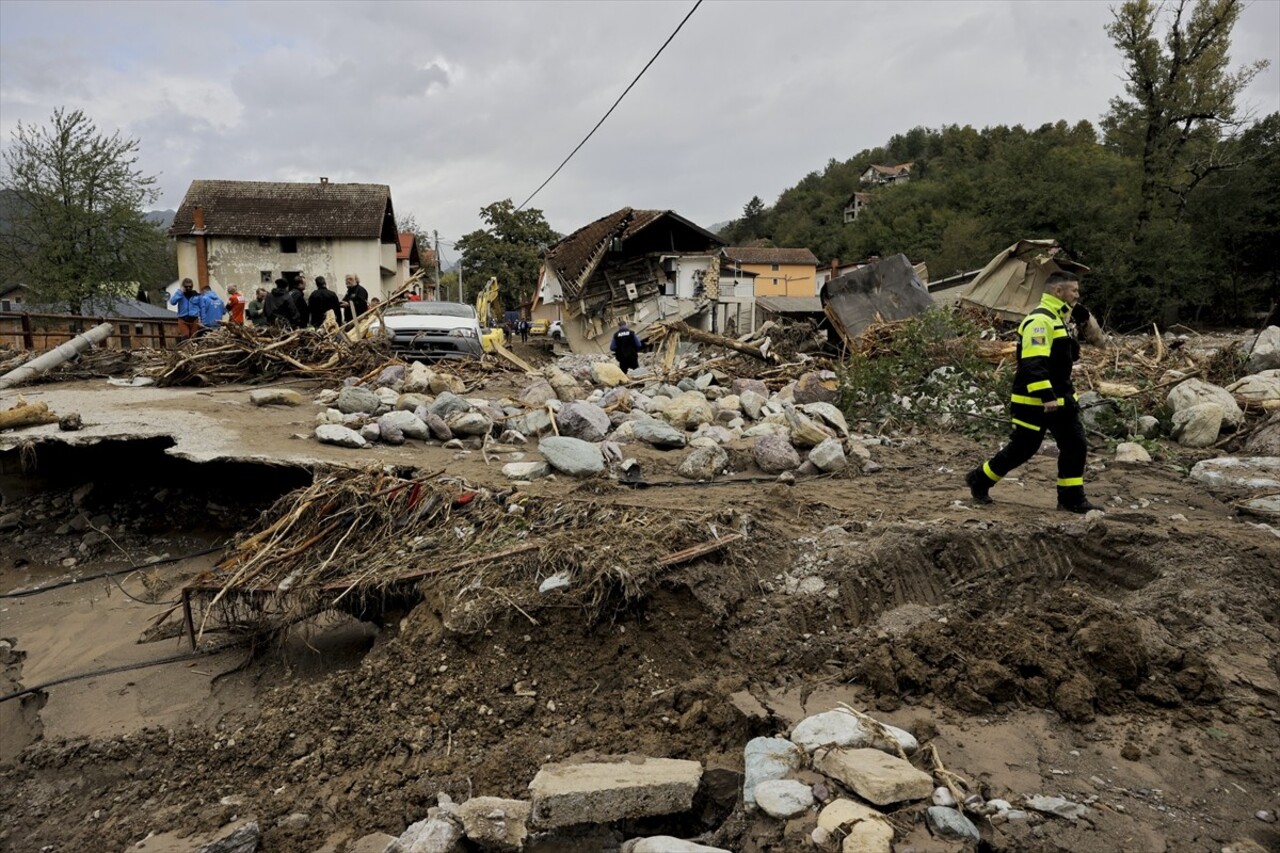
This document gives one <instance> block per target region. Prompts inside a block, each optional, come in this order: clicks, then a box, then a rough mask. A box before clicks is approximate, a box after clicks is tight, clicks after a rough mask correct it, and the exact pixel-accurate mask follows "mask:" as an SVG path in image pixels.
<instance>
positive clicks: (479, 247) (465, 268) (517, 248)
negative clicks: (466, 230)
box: [457, 199, 559, 311]
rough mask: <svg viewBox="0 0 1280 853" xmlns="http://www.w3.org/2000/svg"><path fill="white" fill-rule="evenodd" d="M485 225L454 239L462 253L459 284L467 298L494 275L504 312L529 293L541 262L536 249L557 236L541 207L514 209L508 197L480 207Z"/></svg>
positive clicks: (473, 296)
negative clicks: (496, 279) (464, 290)
mask: <svg viewBox="0 0 1280 853" xmlns="http://www.w3.org/2000/svg"><path fill="white" fill-rule="evenodd" d="M480 218H481V219H483V220H484V222H485V225H486V226H487V227H485V228H481V229H480V230H479V231H472V232H471V233H470V234H466V235H464V236H463V237H462V239H460V240H458V243H457V247H458V251H459V252H460V253H462V272H463V277H462V283H463V287H464V288H465V289H466V291H467V296H466V298H467V300H468V301H469V300H472V299H474V298H475V295H476V293H477V292H478V291H479V290H480V289H481V288H482V287H484V286H485V284H486V283H487V282H488V281H489V278H490V277H491V276H497V277H498V294H499V302H500V303H501V304H502V306H503V308H505V309H506V310H508V311H514V310H516V309H517V308H519V307H520V303H521V302H523V301H525V300H526V299H529V298H531V297H532V296H533V289H534V288H535V287H537V285H538V270H539V269H540V267H541V265H542V261H541V260H540V259H539V257H538V250H539V249H540V248H543V247H546V246H548V245H550V244H551V243H554V242H555V241H556V240H557V239H559V235H558V234H556V232H555V231H553V230H552V228H551V226H550V225H548V224H547V219H546V217H545V216H543V215H542V211H541V210H537V209H536V208H529V209H528V210H516V209H515V205H514V204H512V203H511V199H506V200H504V201H496V202H494V203H493V204H491V205H489V206H488V207H482V208H481V209H480Z"/></svg>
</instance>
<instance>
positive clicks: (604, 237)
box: [546, 207, 666, 291]
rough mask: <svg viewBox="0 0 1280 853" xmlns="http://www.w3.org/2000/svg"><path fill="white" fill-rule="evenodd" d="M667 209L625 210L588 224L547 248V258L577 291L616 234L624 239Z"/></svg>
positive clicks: (564, 280)
mask: <svg viewBox="0 0 1280 853" xmlns="http://www.w3.org/2000/svg"><path fill="white" fill-rule="evenodd" d="M664 213H666V211H665V210H635V209H634V208H630V207H624V208H622V210H618V211H615V212H613V213H610V214H609V215H608V216H602V217H600V218H599V219H597V220H596V221H595V222H592V223H590V224H588V225H584V226H582V227H581V228H579V229H578V230H577V231H574V232H573V233H572V234H570V235H569V236H567V237H565V238H564V239H562V240H560V241H559V242H558V243H555V244H554V245H553V246H551V247H550V248H549V249H547V254H546V261H547V263H548V264H550V265H551V266H552V267H554V268H555V270H556V273H557V274H558V276H559V278H560V281H561V282H562V283H563V284H565V285H568V286H569V288H570V289H571V290H574V291H576V290H577V288H578V286H580V285H581V282H582V281H584V280H585V279H586V278H587V277H588V276H589V275H590V273H591V271H592V270H594V269H595V266H596V264H598V263H599V262H600V258H601V257H602V256H603V255H604V253H605V252H606V251H607V250H608V248H609V242H610V241H611V240H612V239H613V238H615V237H621V238H623V239H624V240H625V239H626V238H627V237H629V236H631V235H632V234H635V233H637V232H639V231H640V230H641V229H643V228H644V227H645V226H646V225H649V224H651V223H653V222H654V221H656V220H657V219H658V218H659V217H660V216H662V214H664Z"/></svg>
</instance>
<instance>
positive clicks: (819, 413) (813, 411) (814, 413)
mask: <svg viewBox="0 0 1280 853" xmlns="http://www.w3.org/2000/svg"><path fill="white" fill-rule="evenodd" d="M800 411H802V412H804V413H805V414H806V415H809V416H810V417H812V418H815V419H816V420H818V421H819V422H821V423H823V424H825V425H826V426H829V427H831V428H832V429H834V430H835V431H836V435H841V436H846V437H847V436H848V435H849V422H848V421H846V420H845V419H844V413H843V412H841V411H840V410H839V409H837V408H836V407H835V406H833V405H832V404H831V403H808V404H806V405H804V406H801V407H800Z"/></svg>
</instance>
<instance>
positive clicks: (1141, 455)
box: [1116, 441, 1151, 464]
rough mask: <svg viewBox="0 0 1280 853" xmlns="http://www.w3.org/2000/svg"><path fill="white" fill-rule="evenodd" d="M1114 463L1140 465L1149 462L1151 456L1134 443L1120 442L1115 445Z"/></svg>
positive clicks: (1143, 448)
mask: <svg viewBox="0 0 1280 853" xmlns="http://www.w3.org/2000/svg"><path fill="white" fill-rule="evenodd" d="M1116 461H1117V462H1127V463H1129V464H1140V463H1143V462H1150V461H1151V454H1150V453H1148V452H1147V449H1146V448H1145V447H1143V446H1142V445H1141V444H1138V443H1137V442H1136V441H1122V442H1120V443H1119V444H1117V445H1116Z"/></svg>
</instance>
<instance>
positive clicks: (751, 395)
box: [738, 390, 769, 421]
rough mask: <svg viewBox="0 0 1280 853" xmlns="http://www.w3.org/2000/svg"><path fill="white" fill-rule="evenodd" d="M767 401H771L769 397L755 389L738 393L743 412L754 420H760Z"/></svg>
mask: <svg viewBox="0 0 1280 853" xmlns="http://www.w3.org/2000/svg"><path fill="white" fill-rule="evenodd" d="M767 402H769V398H768V397H766V396H764V395H763V394H757V393H756V392H755V391H750V390H748V391H743V392H742V393H741V394H739V395H738V405H739V406H741V407H742V413H743V414H745V415H746V416H747V417H749V418H751V420H753V421H758V420H760V414H761V412H762V411H763V410H764V405H765V403H767Z"/></svg>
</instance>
